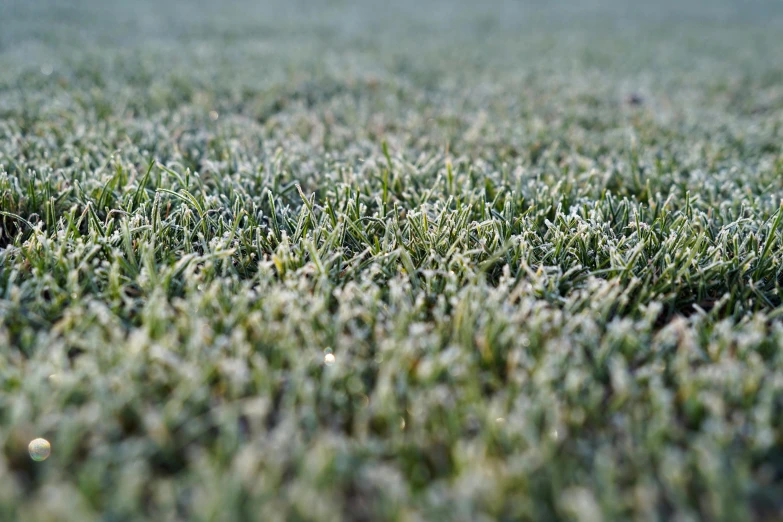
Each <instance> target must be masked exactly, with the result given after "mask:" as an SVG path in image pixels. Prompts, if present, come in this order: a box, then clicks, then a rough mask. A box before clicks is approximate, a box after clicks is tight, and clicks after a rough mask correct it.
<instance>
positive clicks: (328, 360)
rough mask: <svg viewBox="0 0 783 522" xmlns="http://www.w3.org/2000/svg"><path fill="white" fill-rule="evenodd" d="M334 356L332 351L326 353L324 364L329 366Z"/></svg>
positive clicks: (332, 362)
mask: <svg viewBox="0 0 783 522" xmlns="http://www.w3.org/2000/svg"><path fill="white" fill-rule="evenodd" d="M334 361H335V357H334V354H333V353H327V354H325V355H324V364H325V365H326V366H331V365H333V364H334Z"/></svg>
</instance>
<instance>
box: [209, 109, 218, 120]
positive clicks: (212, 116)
mask: <svg viewBox="0 0 783 522" xmlns="http://www.w3.org/2000/svg"><path fill="white" fill-rule="evenodd" d="M219 117H220V114H218V111H209V119H210V120H212V121H217V119H218V118H219Z"/></svg>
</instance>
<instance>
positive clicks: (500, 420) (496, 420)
mask: <svg viewBox="0 0 783 522" xmlns="http://www.w3.org/2000/svg"><path fill="white" fill-rule="evenodd" d="M495 422H497V423H498V424H503V423H504V422H506V419H504V418H503V417H498V418H497V419H495Z"/></svg>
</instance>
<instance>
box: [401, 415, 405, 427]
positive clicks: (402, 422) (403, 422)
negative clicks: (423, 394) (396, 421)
mask: <svg viewBox="0 0 783 522" xmlns="http://www.w3.org/2000/svg"><path fill="white" fill-rule="evenodd" d="M400 429H401V430H404V429H405V419H403V418H402V417H400Z"/></svg>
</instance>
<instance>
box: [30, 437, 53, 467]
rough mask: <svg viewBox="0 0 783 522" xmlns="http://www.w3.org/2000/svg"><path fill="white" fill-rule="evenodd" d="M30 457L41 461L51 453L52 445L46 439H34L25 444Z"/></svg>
mask: <svg viewBox="0 0 783 522" xmlns="http://www.w3.org/2000/svg"><path fill="white" fill-rule="evenodd" d="M27 451H28V452H29V453H30V458H31V459H33V460H34V461H36V462H41V461H43V460H46V459H48V458H49V455H51V453H52V445H51V444H49V441H48V440H46V439H35V440H33V441H31V442H30V444H29V445H28V446H27Z"/></svg>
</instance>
